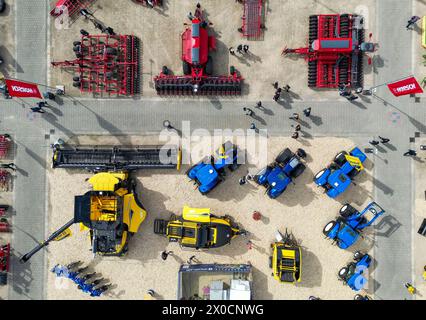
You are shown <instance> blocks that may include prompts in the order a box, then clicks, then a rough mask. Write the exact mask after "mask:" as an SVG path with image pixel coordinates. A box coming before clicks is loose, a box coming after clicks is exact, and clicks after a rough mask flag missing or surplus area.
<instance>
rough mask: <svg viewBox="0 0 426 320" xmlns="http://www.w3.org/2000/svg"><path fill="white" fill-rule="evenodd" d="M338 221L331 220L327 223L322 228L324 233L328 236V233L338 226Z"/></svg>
mask: <svg viewBox="0 0 426 320" xmlns="http://www.w3.org/2000/svg"><path fill="white" fill-rule="evenodd" d="M336 224H337V222H336V221H330V222H329V223H327V224H326V225H325V227H324V229H323V230H322V233H323V234H324V235H325V236H326V237H328V234H329V233H330V231H331V230H333V228H334V227H335V226H336Z"/></svg>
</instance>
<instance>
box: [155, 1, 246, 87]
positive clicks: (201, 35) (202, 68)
mask: <svg viewBox="0 0 426 320" xmlns="http://www.w3.org/2000/svg"><path fill="white" fill-rule="evenodd" d="M191 22H192V23H191V25H190V26H188V27H187V28H186V29H185V31H184V32H183V33H182V63H183V73H184V75H183V76H175V75H171V74H170V72H169V70H168V68H167V67H165V66H164V67H163V70H162V72H161V73H160V75H158V76H155V77H154V82H155V89H156V90H157V93H158V94H159V95H238V94H241V86H242V78H241V76H240V75H239V74H238V72H237V71H235V69H234V67H231V68H230V69H231V74H230V75H227V76H212V74H213V60H212V57H211V56H210V54H209V53H210V52H211V51H213V50H215V49H216V38H215V37H214V36H209V30H208V27H209V24H208V23H207V21H206V20H205V19H204V17H203V14H202V11H201V8H200V6H199V5H197V9H196V11H195V15H194V16H193V17H192V19H191Z"/></svg>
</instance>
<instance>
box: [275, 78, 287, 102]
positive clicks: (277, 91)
mask: <svg viewBox="0 0 426 320" xmlns="http://www.w3.org/2000/svg"><path fill="white" fill-rule="evenodd" d="M272 86H273V87H274V88H275V94H274V97H273V98H272V99H273V100H274V101H275V102H277V101H278V100H279V99H280V98H281V94H282V93H283V92H286V93H289V92H290V86H289V85H288V84H286V85H285V86H284V87H282V88H280V86H279V84H278V81H277V82H275V83H273V84H272Z"/></svg>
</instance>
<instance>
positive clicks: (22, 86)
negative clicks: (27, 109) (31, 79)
mask: <svg viewBox="0 0 426 320" xmlns="http://www.w3.org/2000/svg"><path fill="white" fill-rule="evenodd" d="M6 86H7V90H8V91H9V95H10V96H11V97H20V98H39V99H42V96H41V94H40V91H39V90H38V87H37V85H36V84H34V83H28V82H23V81H18V80H10V79H6Z"/></svg>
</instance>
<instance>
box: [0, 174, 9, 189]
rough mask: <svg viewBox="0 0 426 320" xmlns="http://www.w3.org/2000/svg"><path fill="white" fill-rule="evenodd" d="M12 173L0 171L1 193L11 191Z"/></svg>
mask: <svg viewBox="0 0 426 320" xmlns="http://www.w3.org/2000/svg"><path fill="white" fill-rule="evenodd" d="M9 184H10V173H9V172H8V171H7V170H0V191H9Z"/></svg>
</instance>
